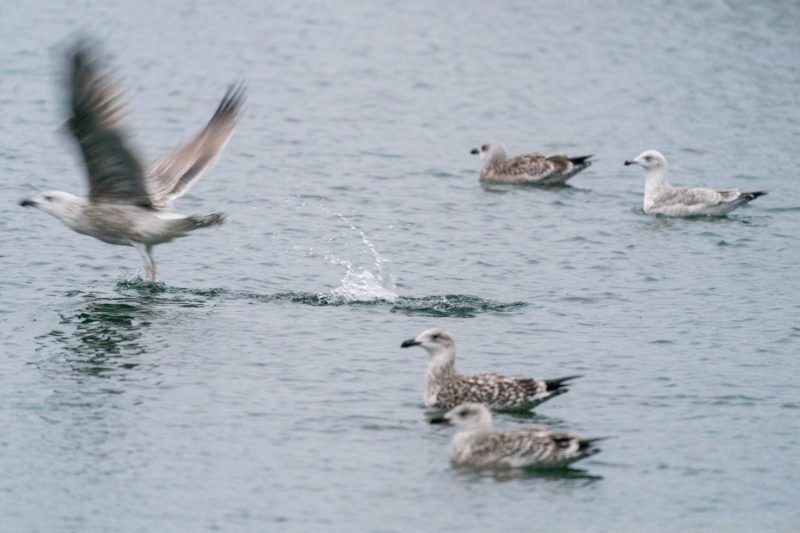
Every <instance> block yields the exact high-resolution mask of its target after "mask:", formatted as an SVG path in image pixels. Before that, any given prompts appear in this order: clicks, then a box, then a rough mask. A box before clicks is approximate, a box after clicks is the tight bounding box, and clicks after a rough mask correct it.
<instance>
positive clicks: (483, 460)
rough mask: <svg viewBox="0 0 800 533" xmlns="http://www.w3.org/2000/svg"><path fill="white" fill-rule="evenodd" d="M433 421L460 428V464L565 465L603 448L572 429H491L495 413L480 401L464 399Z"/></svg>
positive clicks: (454, 447) (456, 445) (456, 455)
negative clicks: (553, 430) (464, 401)
mask: <svg viewBox="0 0 800 533" xmlns="http://www.w3.org/2000/svg"><path fill="white" fill-rule="evenodd" d="M431 423H432V424H441V423H449V424H452V425H454V426H455V427H456V428H457V429H458V433H456V435H455V436H454V437H453V441H452V443H451V445H450V447H451V451H452V455H453V460H454V461H455V462H457V463H459V464H467V465H474V466H499V467H523V466H529V467H550V468H553V467H564V466H567V465H568V464H570V463H574V462H575V461H578V460H580V459H583V458H584V457H588V456H590V455H594V454H596V453H599V452H600V449H599V448H597V447H596V446H595V444H594V443H595V442H596V441H598V440H601V439H584V438H583V437H580V436H578V435H574V434H571V433H553V432H552V431H549V430H547V429H544V428H522V429H507V430H504V431H493V430H492V414H491V413H490V412H489V410H488V409H487V408H486V407H485V406H483V405H481V404H479V403H463V404H461V405H459V406H458V407H456V408H455V409H453V410H451V411H449V412H448V413H447V414H445V415H444V416H440V417H436V418H433V419H431Z"/></svg>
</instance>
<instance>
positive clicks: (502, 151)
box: [470, 141, 508, 165]
mask: <svg viewBox="0 0 800 533" xmlns="http://www.w3.org/2000/svg"><path fill="white" fill-rule="evenodd" d="M470 153H471V154H473V155H480V156H481V162H482V163H483V164H484V165H485V164H486V163H489V162H498V163H499V162H501V161H505V160H506V159H507V158H508V154H507V153H506V147H505V146H503V143H499V142H497V141H489V142H488V143H486V144H482V145H481V147H480V148H473V149H472V151H471V152H470Z"/></svg>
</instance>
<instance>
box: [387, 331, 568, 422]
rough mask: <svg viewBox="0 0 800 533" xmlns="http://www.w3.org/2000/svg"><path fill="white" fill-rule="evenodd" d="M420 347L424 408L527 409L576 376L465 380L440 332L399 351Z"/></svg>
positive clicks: (450, 343) (559, 390) (412, 341)
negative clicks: (424, 357) (480, 405)
mask: <svg viewBox="0 0 800 533" xmlns="http://www.w3.org/2000/svg"><path fill="white" fill-rule="evenodd" d="M410 346H421V347H422V348H425V350H426V351H427V352H428V369H427V375H426V384H425V406H426V407H440V408H451V407H455V406H456V405H458V404H460V403H463V402H480V403H484V404H486V405H488V406H489V407H491V408H492V409H530V408H533V407H535V406H536V405H539V404H540V403H542V402H545V401H547V400H549V399H550V398H554V397H555V396H558V395H559V394H563V393H565V392H567V390H568V389H567V388H566V387H565V385H566V382H567V381H569V380H571V379H575V378H578V377H580V376H567V377H563V378H556V379H535V378H510V377H506V376H501V375H499V374H475V375H473V376H465V375H463V374H461V373H459V372H458V371H457V370H456V366H455V362H456V343H455V341H454V340H453V336H452V335H450V333H448V332H447V331H445V330H443V329H441V328H433V329H429V330H426V331H423V332H422V333H420V334H419V335H418V336H417V337H416V338H413V339H408V340H406V341H403V343H402V344H401V345H400V347H401V348H408V347H410Z"/></svg>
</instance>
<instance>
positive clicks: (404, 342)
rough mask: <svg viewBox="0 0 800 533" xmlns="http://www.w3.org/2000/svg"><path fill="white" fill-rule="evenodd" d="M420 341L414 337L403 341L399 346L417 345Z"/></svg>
mask: <svg viewBox="0 0 800 533" xmlns="http://www.w3.org/2000/svg"><path fill="white" fill-rule="evenodd" d="M419 345H420V343H419V342H417V340H416V339H408V340H405V341H403V344H401V345H400V347H401V348H408V347H410V346H419Z"/></svg>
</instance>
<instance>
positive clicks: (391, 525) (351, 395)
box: [0, 0, 800, 532]
mask: <svg viewBox="0 0 800 533" xmlns="http://www.w3.org/2000/svg"><path fill="white" fill-rule="evenodd" d="M443 4H444V5H439V6H438V7H436V3H433V2H374V3H362V2H348V3H344V2H343V3H338V4H336V5H334V4H330V3H325V2H319V3H314V2H308V3H304V2H299V3H294V2H258V1H231V2H209V1H201V2H187V1H176V2H169V3H165V2H152V1H137V2H125V3H122V4H121V5H120V4H116V3H109V2H100V1H96V0H86V1H82V0H77V1H74V2H64V3H62V4H61V5H55V4H54V3H51V2H41V1H32V2H5V3H3V5H2V6H1V7H0V44H2V50H3V53H2V57H3V61H2V63H0V171H2V176H3V186H2V189H3V196H2V198H3V201H2V203H0V261H1V262H2V280H0V291H1V292H0V327H2V340H0V350H2V358H1V359H0V406H1V407H0V516H2V526H0V528H1V529H2V530H3V531H42V532H51V531H82V532H85V531H210V530H222V531H269V530H282V531H305V530H328V531H332V530H345V529H349V530H361V531H367V530H369V531H410V530H420V531H422V530H424V531H482V530H488V529H497V530H500V529H507V528H512V527H513V528H521V529H522V530H534V529H542V530H544V529H547V530H549V531H610V530H614V531H637V530H641V529H642V528H643V527H647V528H648V529H651V530H656V531H667V530H677V529H679V528H682V529H684V530H689V531H703V530H708V529H716V530H725V531H750V530H754V529H757V530H768V529H769V530H773V531H793V530H795V531H796V530H797V529H798V527H800V507H799V506H798V501H800V489H798V487H800V483H799V481H800V480H799V479H798V474H800V467H799V465H798V444H799V442H798V441H799V440H800V433H799V432H798V415H799V414H800V410H798V409H800V394H799V393H798V387H797V381H798V377H799V374H800V372H798V363H797V354H798V347H799V346H800V320H799V318H800V301H799V300H798V290H799V289H800V274H798V270H799V269H798V259H800V252H799V250H798V245H799V244H800V187H799V186H798V175H799V173H798V170H797V147H798V144H799V143H800V111H798V109H799V108H798V104H799V103H800V102H798V87H800V85H798V83H799V82H800V55H799V54H798V50H800V31H799V30H800V7H798V4H797V3H796V2H769V3H767V2H749V1H730V2H721V1H697V2H682V3H666V2H665V3H662V2H654V1H636V2H633V1H631V2H609V3H606V4H605V5H602V6H601V5H598V4H597V3H595V2H571V3H570V2H563V1H552V2H550V1H548V2H527V1H520V2H485V1H484V2H452V3H443ZM76 30H83V31H85V32H87V33H89V34H92V35H94V36H97V37H99V38H100V39H101V40H102V42H103V43H104V45H105V49H106V50H107V51H108V53H109V54H110V55H111V56H112V58H113V59H112V60H111V61H112V63H113V64H114V65H119V67H120V68H119V75H120V76H121V77H122V79H123V80H124V83H125V86H126V87H128V88H129V89H130V90H129V91H128V97H129V101H130V103H131V109H132V111H133V113H132V114H131V116H130V126H131V129H132V131H133V132H135V133H134V135H133V140H134V142H135V143H136V145H137V146H138V147H139V148H140V149H141V151H142V152H143V153H145V154H146V155H147V156H148V158H154V157H156V156H158V155H160V154H161V153H162V152H164V151H166V150H169V149H171V148H172V147H173V146H175V145H176V144H177V143H179V142H181V141H183V140H185V139H186V138H188V136H190V135H191V134H193V133H194V132H196V131H197V130H198V129H199V128H200V127H201V126H202V125H203V124H204V123H205V121H206V120H207V119H208V117H209V116H210V114H211V113H212V112H213V109H214V108H215V106H216V104H217V102H218V101H219V99H220V98H221V96H222V94H223V93H224V91H225V88H226V86H227V85H228V84H229V83H231V82H233V81H235V80H237V79H243V80H245V81H246V82H247V84H248V88H249V102H248V107H247V113H246V116H245V118H244V120H243V121H242V123H241V126H240V128H239V130H238V131H237V133H236V134H235V136H234V137H233V139H232V140H231V142H230V144H229V146H228V149H227V150H226V153H225V155H224V157H223V159H222V161H221V163H220V165H219V166H218V167H217V168H215V169H214V171H213V172H212V173H210V174H209V175H208V176H206V177H205V178H204V179H203V180H202V181H201V182H200V183H199V184H198V186H197V187H195V188H194V189H193V190H192V191H191V193H190V194H188V195H187V196H186V197H184V198H182V199H181V200H180V201H179V202H178V203H177V204H176V209H177V210H178V211H181V212H185V213H198V214H203V213H209V212H213V211H224V212H227V213H228V214H229V215H230V223H229V224H227V225H226V226H223V227H221V228H213V229H209V230H205V231H201V232H197V233H196V234H193V235H192V236H190V237H189V238H187V239H183V240H181V241H179V242H174V243H172V244H169V245H165V246H161V247H157V248H156V250H155V258H156V261H157V264H158V266H159V277H160V283H159V285H158V286H156V287H148V286H146V285H143V284H142V283H141V282H140V281H138V279H139V278H138V277H137V276H138V274H141V261H140V259H139V257H138V254H136V252H135V251H134V250H133V249H130V248H122V247H113V246H110V245H105V244H103V243H100V242H98V241H95V240H92V239H90V238H88V237H85V236H81V235H77V234H74V233H72V232H70V231H69V230H68V229H67V228H66V227H64V226H62V225H61V224H60V223H59V222H58V221H57V220H56V219H54V218H52V217H49V216H47V215H45V214H43V213H39V212H36V211H33V210H24V209H22V208H20V207H18V206H17V205H16V203H17V201H18V200H19V199H21V198H23V197H25V196H26V195H29V194H32V193H34V192H35V191H40V190H47V189H61V190H66V191H70V192H73V193H82V192H83V191H85V185H84V181H83V177H82V169H81V166H80V163H79V160H78V158H77V153H76V150H75V149H74V147H73V146H72V145H71V144H70V141H69V140H68V139H67V138H66V137H65V136H63V135H62V134H60V133H59V132H58V131H57V130H58V128H59V125H60V124H61V123H62V121H63V120H64V114H63V107H62V100H61V98H62V94H61V91H60V86H59V85H58V83H59V79H60V78H59V77H60V75H61V74H60V70H61V69H62V62H61V55H60V54H61V53H62V49H63V47H64V45H65V43H66V41H65V39H66V38H67V37H68V36H69V35H70V34H71V33H72V32H74V31H76ZM490 139H497V140H501V141H504V142H505V143H506V145H507V146H508V149H509V151H510V152H511V153H521V152H524V151H534V150H542V151H558V152H561V151H563V152H567V153H570V154H575V155H581V154H586V153H593V154H595V156H596V163H595V164H594V166H592V167H591V168H590V169H588V170H587V171H584V172H583V173H582V174H579V175H578V176H577V177H575V178H573V180H572V181H571V184H572V186H571V187H568V188H563V189H555V190H538V189H504V190H501V191H499V192H493V191H487V190H485V189H483V188H481V186H480V185H479V183H478V180H477V172H478V161H477V160H476V159H475V158H473V157H472V156H470V155H469V150H470V149H471V148H472V147H474V146H476V145H479V144H481V143H482V142H484V141H487V140H490ZM648 148H657V149H659V150H661V151H662V152H663V153H664V154H665V155H666V157H667V158H668V160H669V162H670V166H671V172H672V179H673V182H674V183H675V184H681V185H708V186H714V187H740V188H742V189H746V190H761V189H764V190H768V191H769V192H770V194H769V195H768V196H765V197H763V198H759V199H758V200H757V201H755V202H754V203H753V204H751V205H750V206H748V207H746V208H743V209H740V210H739V211H737V212H735V213H734V214H733V215H732V216H731V217H729V218H727V219H719V220H668V219H662V218H655V217H651V216H646V215H644V214H643V213H642V212H641V207H640V206H641V195H642V189H643V182H644V175H643V172H642V171H641V169H639V168H633V169H631V168H625V167H623V166H622V162H623V160H624V159H627V158H631V157H633V156H636V155H637V154H638V153H640V152H641V151H643V150H645V149H648ZM339 215H341V216H339ZM362 232H363V233H362ZM129 278H130V279H131V281H130V282H127V281H125V280H126V279H129ZM394 294H396V295H399V296H398V297H397V298H396V299H394V301H393V302H390V301H388V300H392V299H393V298H392V296H393V295H394ZM376 297H383V298H385V299H387V300H384V301H381V302H377V303H363V301H364V300H372V299H374V298H376ZM359 302H362V303H359ZM434 325H440V326H444V327H446V328H448V329H450V330H451V331H452V332H453V334H454V335H455V338H456V341H457V345H458V350H459V351H458V354H459V359H458V364H459V366H460V367H461V369H462V370H464V371H470V372H472V371H481V370H497V371H503V372H505V373H509V374H514V375H534V376H544V377H553V376H560V375H564V374H572V373H581V374H584V375H585V377H584V378H583V379H581V380H579V381H578V382H577V383H576V384H575V386H574V387H573V388H572V390H571V391H570V393H569V394H567V395H565V396H562V397H560V398H558V399H556V400H554V401H552V402H550V403H548V404H545V405H543V406H541V408H539V409H538V410H537V412H536V414H535V415H534V416H532V417H530V418H523V417H519V416H516V417H515V416H510V415H501V416H498V417H497V418H496V425H497V426H498V427H516V426H519V425H524V424H527V425H533V424H542V425H548V426H550V427H553V428H556V429H559V430H569V431H575V432H579V433H582V434H585V435H587V436H611V437H614V438H613V439H610V440H608V441H607V442H606V443H604V446H603V448H604V451H603V453H602V454H600V455H598V456H596V457H594V458H591V459H590V460H586V461H583V462H581V463H578V464H576V465H575V466H576V468H575V469H574V470H573V471H571V472H568V473H566V474H562V475H542V474H536V473H529V472H519V471H517V472H506V473H497V472H483V473H481V472H476V471H473V470H470V469H466V470H465V469H462V468H456V467H454V466H453V465H452V464H451V463H450V460H449V441H450V438H451V436H452V432H451V430H449V429H448V428H440V427H433V426H429V425H428V424H426V421H425V418H426V416H427V415H428V414H429V413H428V412H427V411H426V410H425V409H424V408H423V407H422V405H421V397H422V389H423V380H424V366H425V359H426V358H425V354H424V352H423V351H422V350H400V349H399V345H400V342H401V341H402V340H403V339H405V338H407V337H411V336H413V335H416V334H417V333H419V332H420V331H421V330H423V329H425V328H427V327H431V326H434Z"/></svg>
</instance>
